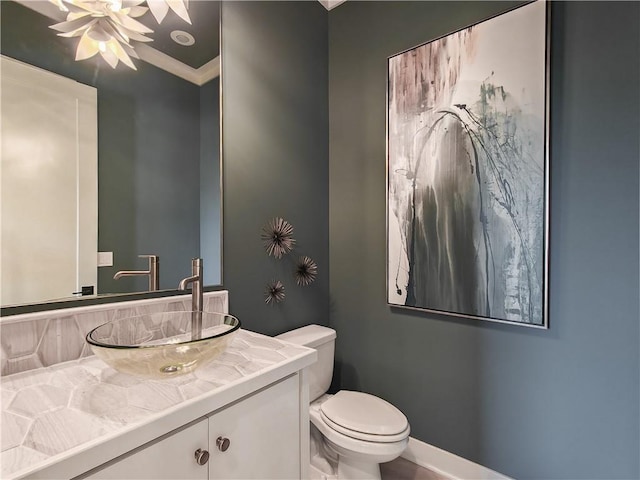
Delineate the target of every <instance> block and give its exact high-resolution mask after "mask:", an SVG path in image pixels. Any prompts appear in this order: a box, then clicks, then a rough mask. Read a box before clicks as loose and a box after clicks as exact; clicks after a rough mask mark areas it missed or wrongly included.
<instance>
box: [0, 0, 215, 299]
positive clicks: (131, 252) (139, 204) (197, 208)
mask: <svg viewBox="0 0 640 480" xmlns="http://www.w3.org/2000/svg"><path fill="white" fill-rule="evenodd" d="M25 5H26V6H25ZM0 9H1V11H0V19H1V22H2V23H1V25H0V34H1V38H0V49H1V53H2V55H3V57H4V58H3V65H2V67H3V68H2V99H1V100H2V136H3V142H2V166H1V168H2V182H3V183H2V190H1V194H2V198H1V199H0V200H1V203H2V218H1V220H2V221H1V223H2V239H1V240H2V242H1V249H2V252H1V253H2V267H3V268H2V285H1V286H2V289H1V291H2V306H3V307H5V306H7V305H12V304H16V303H19V304H32V303H41V302H47V301H51V300H58V299H59V297H72V296H73V295H74V293H75V292H81V291H82V289H83V287H91V286H93V287H94V293H97V294H99V295H104V294H114V293H132V292H143V291H146V290H148V288H149V279H148V277H147V276H123V277H122V278H120V279H118V280H114V278H113V277H114V275H115V274H116V272H118V271H120V270H128V271H131V270H146V269H147V268H148V259H147V258H139V256H140V255H157V256H158V257H159V272H160V275H159V289H161V290H163V289H172V290H175V289H176V288H177V286H178V283H179V281H180V280H181V279H182V278H184V277H185V276H188V275H189V272H190V265H191V259H192V258H194V257H202V258H203V259H204V276H205V282H204V284H205V285H208V286H211V285H218V284H220V283H221V223H220V222H221V212H220V208H221V205H220V204H221V201H220V199H221V192H220V184H221V181H220V168H219V166H220V159H219V152H220V145H219V138H220V136H219V133H220V120H219V111H220V107H219V105H220V103H219V102H220V100H219V91H220V88H219V84H220V83H219V71H220V69H219V65H220V62H219V60H220V59H219V22H220V3H219V2H215V1H200V2H189V16H190V19H191V21H192V23H193V25H189V24H188V23H186V22H185V21H184V20H183V19H181V18H180V17H179V16H177V15H176V14H175V13H174V12H172V11H169V12H168V14H167V15H166V17H165V19H164V20H163V21H162V23H161V24H158V23H157V20H156V19H155V18H154V17H153V16H152V15H151V13H146V14H145V15H144V16H141V17H139V18H136V20H138V21H140V22H142V23H143V24H145V25H147V26H148V27H149V28H150V29H152V30H153V33H152V34H148V35H147V36H149V37H150V38H153V42H152V43H148V44H141V43H136V42H132V44H134V45H135V51H136V53H137V54H138V56H139V57H140V59H136V58H133V59H132V61H133V63H134V65H135V67H136V70H133V69H131V68H129V67H127V66H126V65H125V64H123V63H122V62H120V63H119V65H117V67H116V68H112V67H111V66H109V64H108V63H106V62H105V61H104V60H103V59H102V58H101V56H100V55H95V56H93V57H91V58H89V59H86V60H82V61H75V58H76V48H77V45H78V41H79V39H78V38H77V37H76V38H62V37H59V36H57V35H56V33H57V32H56V31H54V30H52V29H51V28H49V27H50V26H51V25H53V24H55V23H59V22H63V21H65V20H66V15H65V14H64V13H63V12H61V11H60V10H58V9H57V7H56V6H55V5H53V3H52V2H48V1H42V2H40V1H33V0H24V1H22V2H13V1H8V0H3V1H2V2H0ZM176 30H178V31H180V32H186V34H187V35H185V34H184V33H178V34H176V33H175V31H176ZM172 32H174V33H173V37H174V38H177V39H178V40H177V41H182V42H183V44H178V43H176V41H174V40H172V39H171V37H172ZM189 36H193V38H194V39H195V43H194V45H192V46H187V45H185V43H191V40H190V37H189ZM201 47H205V48H201ZM6 61H10V62H13V63H14V64H18V65H19V64H27V65H28V67H27V68H28V69H31V71H32V72H37V73H40V74H43V75H46V74H48V75H52V74H55V75H53V76H52V77H51V78H58V79H60V78H61V77H66V78H65V79H64V80H67V81H68V82H70V83H71V84H74V83H75V84H77V85H78V86H79V87H80V88H81V89H82V88H83V87H84V88H89V87H92V89H93V90H94V92H95V94H96V97H97V115H95V117H94V120H91V119H90V118H89V117H87V116H86V115H88V114H85V113H84V112H80V113H78V111H73V110H72V111H71V112H69V111H68V110H65V111H64V113H60V112H58V113H56V110H55V108H53V109H52V108H49V107H45V106H44V105H43V103H41V102H45V100H44V99H43V95H45V94H44V93H43V90H45V89H44V88H43V87H44V86H45V85H49V86H50V87H51V86H53V85H56V86H55V87H54V88H50V89H49V90H50V91H49V93H48V94H47V95H49V96H51V95H52V92H53V100H56V101H57V100H59V99H60V98H61V97H62V91H63V90H64V88H66V87H60V86H58V84H55V83H52V81H43V80H41V81H39V82H38V81H36V82H35V86H34V87H33V88H34V90H33V93H32V94H29V93H28V92H26V91H25V88H26V86H25V85H22V86H23V87H24V88H22V93H21V94H22V95H26V96H27V97H28V98H29V100H30V102H31V106H29V107H28V106H27V105H28V104H27V103H26V101H19V100H18V101H17V100H16V97H15V96H14V95H9V91H10V90H9V89H7V91H6V92H5V84H6V85H8V84H9V83H8V82H10V80H8V79H5V71H4V70H5V69H4V65H5V62H6ZM16 61H17V62H16ZM18 62H19V63H18ZM34 67H35V68H34ZM13 81H14V83H15V80H13ZM43 82H44V83H43ZM56 91H57V93H58V94H56ZM45 96H46V95H45ZM50 100H51V99H50ZM16 101H17V102H18V103H16ZM71 101H72V102H73V100H71ZM54 103H55V101H54ZM12 105H13V106H12ZM77 105H79V107H78V108H81V107H82V102H81V101H79V102H78V103H77ZM56 108H59V105H58V106H57V107H56ZM26 109H28V110H29V112H31V113H33V115H31V116H29V115H25V110H26ZM21 110H22V114H21V115H20V112H21ZM12 112H13V113H12ZM43 112H46V114H45V113H43ZM38 113H40V120H41V121H40V122H36V121H35V119H36V118H38ZM16 114H17V117H18V118H22V126H21V127H20V126H19V129H20V131H19V133H16V132H15V131H14V132H13V133H11V131H10V130H11V129H10V128H9V127H11V125H13V123H14V122H13V120H9V119H10V118H15V115H16ZM11 115H14V117H11ZM78 115H83V116H82V117H80V116H78ZM43 117H44V118H43ZM25 118H26V119H27V120H25ZM25 122H26V126H25ZM92 122H97V131H96V129H95V128H94V134H93V135H94V136H95V139H94V142H95V140H96V139H97V142H95V146H93V147H91V144H90V143H87V142H88V141H89V142H90V140H91V139H89V140H88V141H87V140H78V139H81V138H82V137H80V136H78V135H80V134H79V133H77V132H76V126H81V127H88V128H89V130H91V128H92V127H91V125H92ZM18 123H20V122H18ZM38 123H40V124H43V125H39V126H38V125H37V124H38ZM5 126H7V129H6V130H5ZM45 127H55V128H54V130H48V129H46V128H45ZM42 129H45V130H42ZM43 131H44V132H46V133H43ZM5 134H7V135H5ZM63 134H64V135H70V136H71V137H72V142H71V146H67V147H65V148H66V150H63V151H62V153H61V152H60V151H59V149H58V148H57V147H56V148H54V147H52V144H51V143H50V142H47V141H46V139H47V138H52V137H53V138H59V137H61V136H63ZM88 135H89V137H91V133H89V134H88ZM92 148H93V153H92V152H91V149H92ZM9 149H11V151H9ZM65 152H66V153H65ZM56 156H57V157H62V158H63V159H64V161H66V162H68V165H67V166H63V165H62V164H59V163H57V162H59V160H55V158H56ZM92 156H93V157H97V179H94V180H91V179H89V178H88V177H86V176H85V175H86V174H85V173H83V172H81V170H80V169H79V168H78V166H79V165H80V166H83V167H84V166H86V165H89V164H90V163H91V158H92ZM93 161H94V162H95V158H94V159H93ZM47 162H49V163H47ZM6 172H18V174H16V175H15V176H14V177H12V178H11V182H12V184H11V185H10V186H11V188H8V187H9V184H5V173H6ZM52 172H55V173H52ZM36 173H44V174H45V177H44V180H46V181H43V179H42V175H40V177H39V178H40V179H39V180H38V179H36ZM58 177H65V178H66V180H67V181H72V183H71V184H66V185H59V184H57V183H55V182H56V181H57V179H58ZM8 180H9V177H7V181H8ZM38 182H40V183H38ZM92 184H93V185H94V186H96V185H97V195H96V192H95V188H94V191H93V192H92V191H91V188H87V187H88V186H91V185H92ZM85 190H88V192H87V194H88V197H87V198H83V197H81V196H80V195H81V194H84V193H85V192H84V191H85ZM96 197H97V223H95V213H94V215H93V217H94V219H93V223H94V225H88V226H87V225H85V223H86V221H85V219H84V218H83V215H84V216H87V215H86V211H89V212H91V211H92V208H94V207H91V206H90V205H91V202H92V201H95V199H96ZM62 200H65V202H66V204H67V207H66V209H65V210H52V208H53V204H57V203H65V202H62ZM5 207H6V208H5ZM27 207H28V208H27ZM45 207H46V208H45ZM9 208H12V209H13V211H12V212H9V210H8V209H9ZM56 208H58V207H57V206H56ZM30 211H31V212H37V211H40V213H43V212H44V213H45V215H44V217H45V218H40V219H35V218H32V217H31V216H30V213H29V212H30ZM83 212H84V213H83ZM90 217H91V215H89V218H90ZM8 219H10V221H9V220H8ZM89 223H91V220H89ZM70 225H71V227H70ZM96 228H97V245H96V240H95V239H94V240H91V236H90V235H89V248H88V252H89V254H88V256H89V257H90V260H78V258H79V257H78V256H79V255H80V253H79V252H82V251H83V250H84V251H85V252H86V251H87V247H83V246H81V245H80V241H79V240H78V238H80V237H81V236H82V235H84V234H81V233H80V232H85V231H89V232H90V231H92V229H93V230H95V229H96ZM65 229H66V230H69V229H71V230H70V231H71V233H70V237H69V239H67V240H63V239H60V238H59V234H60V231H61V230H65ZM29 236H30V237H31V239H32V240H31V241H32V243H31V244H28V243H27V242H26V241H25V240H24V239H25V238H29ZM34 239H35V240H34ZM33 242H35V243H33ZM79 245H80V246H79ZM7 247H8V248H7ZM19 247H20V248H19ZM65 252H66V254H68V257H63V254H64V253H65ZM99 253H100V254H99ZM85 255H86V253H85ZM92 262H93V265H97V267H96V266H91V267H90V268H89V270H90V273H89V274H87V275H85V274H84V273H81V270H82V269H83V268H84V269H85V270H86V268H87V266H88V265H89V264H91V263H92ZM9 265H11V266H13V267H15V268H14V269H13V271H11V270H6V269H5V268H4V267H5V266H9ZM56 265H58V266H56ZM59 265H65V266H67V267H70V269H69V270H70V271H68V272H66V273H64V274H61V270H62V268H61V267H59ZM101 265H103V266H101ZM44 267H48V269H47V268H44ZM5 273H6V274H5ZM65 278H66V280H65ZM36 281H42V282H44V283H47V284H49V285H55V287H56V289H53V290H47V289H44V288H42V289H37V288H31V287H29V284H30V283H34V282H36ZM5 292H10V293H6V294H5ZM85 293H88V289H85ZM76 295H77V294H76ZM76 299H77V298H76Z"/></svg>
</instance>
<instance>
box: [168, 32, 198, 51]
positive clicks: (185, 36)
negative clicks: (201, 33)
mask: <svg viewBox="0 0 640 480" xmlns="http://www.w3.org/2000/svg"><path fill="white" fill-rule="evenodd" d="M171 38H172V39H173V41H174V42H176V43H177V44H179V45H183V46H185V47H188V46H190V45H193V44H194V43H196V39H195V38H193V35H191V34H190V33H188V32H183V31H182V30H174V31H173V32H171Z"/></svg>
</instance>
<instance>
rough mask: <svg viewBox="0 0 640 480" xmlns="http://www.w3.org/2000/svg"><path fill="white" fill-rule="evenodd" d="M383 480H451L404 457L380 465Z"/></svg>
mask: <svg viewBox="0 0 640 480" xmlns="http://www.w3.org/2000/svg"><path fill="white" fill-rule="evenodd" d="M380 473H381V475H382V480H449V479H448V478H447V477H444V476H442V475H440V474H438V473H436V472H434V471H432V470H428V469H426V468H423V467H421V466H420V465H416V464H415V463H413V462H410V461H409V460H405V459H404V458H402V457H399V458H397V459H395V460H394V461H393V462H388V463H382V464H380Z"/></svg>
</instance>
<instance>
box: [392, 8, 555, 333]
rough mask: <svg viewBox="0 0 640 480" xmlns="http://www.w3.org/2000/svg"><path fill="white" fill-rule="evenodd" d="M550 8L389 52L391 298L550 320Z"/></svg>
mask: <svg viewBox="0 0 640 480" xmlns="http://www.w3.org/2000/svg"><path fill="white" fill-rule="evenodd" d="M547 9H548V6H547V4H546V2H544V1H542V0H539V1H535V2H532V3H528V4H526V5H524V6H521V7H518V8H516V9H513V10H510V11H508V12H506V13H503V14H501V15H498V16H495V17H493V18H490V19H488V20H485V21H483V22H481V23H478V24H475V25H472V26H470V27H467V28H465V29H463V30H460V31H457V32H454V33H451V34H449V35H446V36H444V37H441V38H438V39H437V40H433V41H430V42H428V43H425V44H423V45H420V46H417V47H415V48H412V49H410V50H408V51H405V52H402V53H399V54H397V55H394V56H392V57H390V58H389V59H388V75H389V76H388V90H387V155H388V160H387V276H388V283H387V292H388V293H387V295H388V296H387V301H388V303H389V304H390V305H392V306H402V307H409V308H416V309H422V310H427V311H432V312H437V313H443V314H448V315H455V316H460V317H469V318H477V319H486V320H493V321H498V322H507V323H514V324H519V325H528V326H536V327H541V328H547V303H548V302H547V291H548V290H547V283H548V282H547V276H548V273H547V269H548V258H547V257H548V254H547V251H548V247H547V245H548V203H549V202H548V103H549V102H548V98H549V95H548V67H547V65H548V44H549V42H548V33H547V28H548V19H547V16H548V11H547Z"/></svg>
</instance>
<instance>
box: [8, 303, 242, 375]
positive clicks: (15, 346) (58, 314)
mask: <svg viewBox="0 0 640 480" xmlns="http://www.w3.org/2000/svg"><path fill="white" fill-rule="evenodd" d="M190 309H191V295H180V296H174V297H163V298H153V299H148V300H135V301H130V302H121V303H108V304H103V305H92V306H88V307H76V308H67V309H63V310H50V311H46V312H36V313H27V314H23V315H16V316H12V317H4V318H2V320H1V321H0V349H1V350H0V374H1V375H2V376H5V375H11V374H13V373H18V372H24V371H26V370H32V369H34V368H41V367H48V366H51V365H55V364H56V363H62V362H67V361H69V360H77V359H79V358H82V357H87V356H89V355H92V352H91V348H89V345H87V343H86V342H85V336H86V335H87V333H89V332H90V331H91V330H92V329H94V328H95V327H97V326H98V325H102V324H103V323H106V322H109V321H111V320H116V319H118V318H123V317H130V316H135V315H145V314H150V313H161V312H171V311H186V310H190ZM203 309H204V310H205V311H207V312H221V313H228V312H229V300H228V292H226V291H218V292H207V293H205V294H204V306H203Z"/></svg>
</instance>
